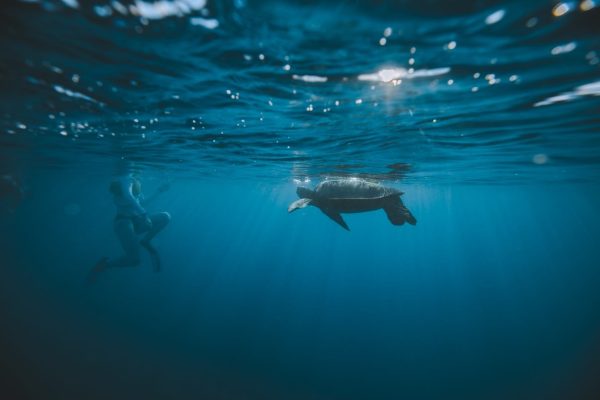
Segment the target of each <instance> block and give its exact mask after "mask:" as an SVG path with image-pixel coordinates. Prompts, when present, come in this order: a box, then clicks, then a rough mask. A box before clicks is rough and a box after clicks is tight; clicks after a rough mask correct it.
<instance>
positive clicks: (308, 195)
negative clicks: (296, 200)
mask: <svg viewBox="0 0 600 400" xmlns="http://www.w3.org/2000/svg"><path fill="white" fill-rule="evenodd" d="M296 194H297V195H298V197H300V198H301V199H312V198H314V197H315V192H313V191H312V190H310V189H307V188H305V187H302V186H298V189H296Z"/></svg>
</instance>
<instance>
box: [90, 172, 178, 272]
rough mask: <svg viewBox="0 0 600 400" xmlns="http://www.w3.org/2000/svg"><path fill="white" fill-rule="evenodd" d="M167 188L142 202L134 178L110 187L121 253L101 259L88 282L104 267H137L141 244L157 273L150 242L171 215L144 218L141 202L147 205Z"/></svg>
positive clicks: (156, 258) (165, 213)
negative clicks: (111, 257)
mask: <svg viewBox="0 0 600 400" xmlns="http://www.w3.org/2000/svg"><path fill="white" fill-rule="evenodd" d="M168 189H169V185H168V184H165V185H162V186H160V187H159V188H158V191H157V192H156V194H155V195H154V196H152V198H149V199H148V200H144V197H143V194H142V186H141V183H140V181H138V180H137V179H135V178H132V177H129V176H127V177H124V178H121V179H118V180H115V181H113V182H112V183H111V184H110V187H109V191H110V193H111V194H112V195H113V201H114V203H115V206H116V207H117V215H116V216H115V220H114V229H115V233H116V235H117V237H118V239H119V242H120V243H121V246H122V247H123V250H124V254H123V255H122V256H121V257H119V258H115V259H109V258H108V257H102V258H101V259H100V260H99V261H98V263H97V264H96V266H95V267H94V268H93V269H92V271H91V273H90V277H89V279H90V280H91V281H93V280H95V278H96V276H97V274H98V273H100V272H102V271H104V270H106V269H108V268H113V267H135V266H137V265H139V264H140V246H139V245H142V246H143V247H144V248H145V249H146V250H147V251H148V253H150V256H151V259H152V264H153V268H154V270H155V271H157V272H158V271H160V257H159V255H158V252H157V251H156V249H155V248H154V246H152V243H151V241H152V239H153V238H154V237H155V236H156V235H157V234H158V233H159V232H160V231H162V230H163V229H164V228H165V227H166V226H167V224H168V223H169V221H170V220H171V216H170V215H169V213H168V212H160V213H157V214H151V215H148V214H147V213H146V210H145V209H144V208H143V207H142V205H141V203H142V202H144V203H145V204H147V203H149V202H150V201H152V200H153V199H154V198H156V197H157V196H158V195H159V194H161V193H163V192H165V191H167V190H168ZM142 234H143V237H142V239H141V240H139V242H138V235H142Z"/></svg>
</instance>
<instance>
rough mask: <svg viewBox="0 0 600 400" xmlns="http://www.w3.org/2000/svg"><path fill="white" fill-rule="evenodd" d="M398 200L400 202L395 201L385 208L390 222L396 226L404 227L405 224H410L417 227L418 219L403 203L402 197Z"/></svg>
mask: <svg viewBox="0 0 600 400" xmlns="http://www.w3.org/2000/svg"><path fill="white" fill-rule="evenodd" d="M397 199H398V200H394V201H393V202H390V203H388V204H386V206H385V207H383V210H384V211H385V214H386V215H387V217H388V219H389V220H390V222H391V223H392V224H394V225H403V224H404V223H405V222H408V223H409V224H411V225H416V224H417V220H416V218H415V217H414V216H413V215H412V213H411V212H410V210H409V209H408V208H406V206H405V205H404V204H403V203H402V200H400V197H398V198H397Z"/></svg>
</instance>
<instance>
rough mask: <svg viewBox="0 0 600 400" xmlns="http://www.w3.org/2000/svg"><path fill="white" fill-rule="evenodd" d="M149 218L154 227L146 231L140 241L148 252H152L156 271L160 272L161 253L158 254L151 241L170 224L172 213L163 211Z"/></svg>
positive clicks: (151, 255)
mask: <svg viewBox="0 0 600 400" xmlns="http://www.w3.org/2000/svg"><path fill="white" fill-rule="evenodd" d="M149 218H150V220H152V228H151V229H150V230H149V231H148V232H146V234H145V235H144V237H143V238H142V240H141V241H140V244H141V245H142V246H144V248H145V249H146V250H147V251H148V253H150V257H151V259H152V265H153V268H154V271H156V272H158V271H160V255H159V254H158V251H157V250H156V249H155V248H154V246H152V243H150V241H151V240H152V239H153V238H154V237H155V236H156V235H157V234H158V233H159V232H160V231H162V230H163V229H164V228H165V226H167V225H168V224H169V221H171V215H170V214H169V213H168V212H161V213H158V214H153V215H151V216H150V217H149Z"/></svg>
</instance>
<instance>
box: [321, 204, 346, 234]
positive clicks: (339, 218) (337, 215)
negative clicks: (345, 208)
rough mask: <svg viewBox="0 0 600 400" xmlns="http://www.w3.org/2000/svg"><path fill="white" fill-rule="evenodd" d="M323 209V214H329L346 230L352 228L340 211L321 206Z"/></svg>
mask: <svg viewBox="0 0 600 400" xmlns="http://www.w3.org/2000/svg"><path fill="white" fill-rule="evenodd" d="M321 211H323V214H325V215H327V216H328V217H329V218H331V219H332V220H334V221H335V222H337V223H338V224H339V225H340V226H341V227H342V228H344V229H345V230H347V231H349V230H350V228H349V227H348V225H347V224H346V221H344V218H342V215H341V214H340V213H339V212H337V211H334V210H332V209H329V208H321Z"/></svg>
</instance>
